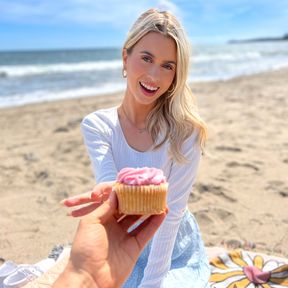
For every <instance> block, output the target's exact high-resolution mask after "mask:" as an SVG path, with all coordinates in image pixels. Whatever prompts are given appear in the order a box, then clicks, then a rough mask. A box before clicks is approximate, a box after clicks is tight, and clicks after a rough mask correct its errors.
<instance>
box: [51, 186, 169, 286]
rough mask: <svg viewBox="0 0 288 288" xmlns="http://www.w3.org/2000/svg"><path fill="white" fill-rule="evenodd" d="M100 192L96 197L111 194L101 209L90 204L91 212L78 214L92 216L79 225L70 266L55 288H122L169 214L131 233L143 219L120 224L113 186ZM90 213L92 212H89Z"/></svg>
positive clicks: (148, 221) (126, 219) (129, 219)
mask: <svg viewBox="0 0 288 288" xmlns="http://www.w3.org/2000/svg"><path fill="white" fill-rule="evenodd" d="M100 185H101V184H100ZM109 185H110V188H108V187H109ZM98 188H99V187H98ZM99 189H100V190H97V189H96V190H97V191H96V192H95V193H96V194H97V193H98V194H99V195H100V194H101V193H102V192H103V191H106V192H107V191H108V193H107V194H108V195H109V194H110V196H109V198H108V200H106V201H104V203H103V204H102V205H101V203H100V202H101V201H96V202H94V201H91V202H93V203H92V204H90V208H87V207H89V206H87V207H85V208H82V209H86V210H84V212H83V210H82V211H81V212H77V213H76V214H77V216H80V215H79V214H87V213H90V214H89V215H87V216H85V217H83V219H82V220H81V221H80V224H79V227H78V230H77V232H76V236H75V239H74V242H73V245H72V250H71V255H70V259H69V262H68V265H67V267H66V269H65V270H64V272H63V273H62V274H61V275H60V277H59V279H58V280H57V281H56V282H55V284H54V286H53V287H54V288H56V287H57V288H58V287H70V286H69V283H70V284H71V281H72V283H73V284H72V286H71V287H101V288H102V287H105V288H106V287H107V288H108V287H119V286H121V285H122V284H123V283H124V282H125V280H126V279H127V278H128V276H129V275H130V273H131V271H132V270H133V267H134V265H135V264H136V261H137V259H138V257H139V255H140V253H141V251H142V250H143V248H144V247H145V245H146V244H147V242H148V241H149V240H150V239H151V238H152V236H153V235H154V233H155V232H156V230H157V229H158V228H159V226H160V225H161V223H162V222H163V220H164V218H165V216H166V213H163V214H160V215H153V216H150V217H149V218H148V219H146V220H145V221H144V222H143V223H142V224H141V225H140V226H138V227H137V228H136V229H135V230H133V231H132V232H131V233H128V232H127V230H128V228H129V227H131V226H132V225H133V224H134V223H135V222H137V220H139V219H140V217H141V216H140V215H137V216H136V215H133V216H127V217H125V218H124V219H123V220H122V221H120V222H117V220H118V219H119V217H120V215H119V214H118V213H117V197H116V194H115V192H114V191H112V185H111V184H107V183H106V184H105V185H104V184H103V185H102V187H100V188H99ZM101 189H104V190H101ZM95 193H94V194H95ZM98 194H97V195H98ZM105 195H106V194H105ZM94 196H95V195H94ZM85 197H86V196H85ZM85 197H82V198H81V199H82V200H81V199H80V198H79V197H78V198H77V199H78V200H76V202H74V204H73V205H70V206H75V203H78V204H77V205H79V204H80V202H82V204H83V203H88V202H87V197H86V198H85ZM97 197H98V196H97ZM97 197H96V196H95V198H97ZM99 197H100V196H99ZM101 197H102V196H101ZM79 199H80V200H79ZM90 199H91V198H90ZM74 200H75V199H74ZM96 200H97V199H96ZM65 203H66V204H65ZM67 203H70V204H71V203H72V202H69V201H68V202H65V201H64V203H63V204H64V205H66V206H69V205H67ZM92 207H93V208H92ZM80 209H81V208H80ZM89 209H90V212H87V211H88V210H89ZM93 210H95V211H93ZM77 211H79V210H77ZM91 211H93V212H91ZM85 285H86V286H85Z"/></svg>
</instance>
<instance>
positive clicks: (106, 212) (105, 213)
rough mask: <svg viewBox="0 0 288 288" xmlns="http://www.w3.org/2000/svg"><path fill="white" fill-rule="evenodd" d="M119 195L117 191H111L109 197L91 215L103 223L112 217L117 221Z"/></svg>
mask: <svg viewBox="0 0 288 288" xmlns="http://www.w3.org/2000/svg"><path fill="white" fill-rule="evenodd" d="M117 206H118V201H117V196H116V193H115V191H113V190H112V191H111V193H110V195H109V199H108V200H107V201H105V202H104V203H103V204H102V205H101V206H99V207H98V208H97V209H95V211H93V212H92V213H91V214H90V215H89V217H91V219H92V218H94V219H98V220H99V221H100V222H101V223H105V222H107V221H108V220H110V219H113V220H114V221H115V217H114V216H115V214H116V213H117Z"/></svg>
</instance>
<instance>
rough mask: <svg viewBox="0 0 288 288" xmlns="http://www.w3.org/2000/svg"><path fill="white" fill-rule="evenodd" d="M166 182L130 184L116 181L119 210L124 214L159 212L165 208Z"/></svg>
mask: <svg viewBox="0 0 288 288" xmlns="http://www.w3.org/2000/svg"><path fill="white" fill-rule="evenodd" d="M167 187H168V184H160V185H143V186H132V185H125V184H120V183H117V184H116V185H115V191H116V194H117V197H118V204H119V205H118V207H119V212H120V213H123V214H126V215H145V214H160V213H162V212H164V211H165V209H166V198H167Z"/></svg>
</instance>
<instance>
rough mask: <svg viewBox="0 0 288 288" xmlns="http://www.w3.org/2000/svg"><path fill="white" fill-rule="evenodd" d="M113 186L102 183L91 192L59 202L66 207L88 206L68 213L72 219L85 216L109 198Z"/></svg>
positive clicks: (109, 183) (110, 183)
mask: <svg viewBox="0 0 288 288" xmlns="http://www.w3.org/2000/svg"><path fill="white" fill-rule="evenodd" d="M113 184H114V182H103V183H100V184H97V185H96V186H95V187H94V189H93V190H92V191H89V192H86V193H83V194H79V195H76V196H73V197H70V198H67V199H64V200H62V201H61V204H62V205H64V206H66V207H75V206H79V205H84V204H88V205H86V206H84V207H81V208H78V209H76V210H73V211H71V212H70V213H69V215H71V216H73V217H80V216H84V215H87V214H89V213H91V212H92V211H94V210H95V209H96V208H97V207H99V206H100V205H101V204H103V202H104V201H106V200H107V199H108V198H109V195H110V193H111V191H112V187H113Z"/></svg>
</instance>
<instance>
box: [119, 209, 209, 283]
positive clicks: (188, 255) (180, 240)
mask: <svg viewBox="0 0 288 288" xmlns="http://www.w3.org/2000/svg"><path fill="white" fill-rule="evenodd" d="M150 249H151V241H150V242H149V243H148V245H147V246H146V247H145V249H144V250H143V252H142V254H141V255H140V257H139V259H138V261H137V263H136V265H135V267H134V270H133V271H132V273H131V275H130V276H129V278H128V280H127V281H126V282H125V284H124V285H123V286H122V288H137V287H138V286H139V285H140V283H141V280H142V278H143V275H144V269H145V267H146V265H147V261H148V256H149V253H150ZM209 277H210V266H209V263H208V259H207V256H206V254H205V249H204V245H203V241H202V238H201V235H200V231H199V227H198V224H197V222H196V220H195V218H194V216H193V215H192V214H191V213H190V211H189V210H188V209H186V211H185V213H184V215H183V218H182V221H181V224H180V227H179V231H178V234H177V238H176V241H175V245H174V249H173V254H172V263H171V267H170V270H169V272H168V274H167V275H166V277H165V279H164V281H163V283H162V286H161V288H178V287H181V288H205V287H208V280H209ZM151 288H160V287H151Z"/></svg>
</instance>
